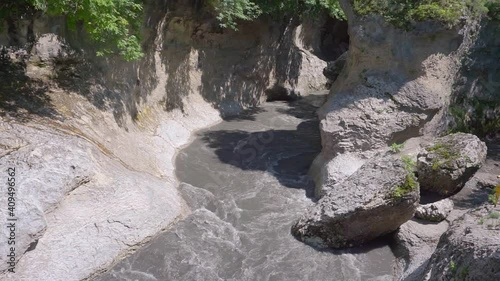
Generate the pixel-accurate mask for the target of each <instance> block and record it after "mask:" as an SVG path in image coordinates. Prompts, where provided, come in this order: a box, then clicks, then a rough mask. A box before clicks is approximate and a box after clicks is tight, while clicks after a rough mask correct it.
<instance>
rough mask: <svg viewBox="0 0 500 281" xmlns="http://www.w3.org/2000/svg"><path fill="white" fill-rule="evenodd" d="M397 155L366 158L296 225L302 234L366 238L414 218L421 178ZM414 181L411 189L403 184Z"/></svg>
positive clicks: (324, 240)
mask: <svg viewBox="0 0 500 281" xmlns="http://www.w3.org/2000/svg"><path fill="white" fill-rule="evenodd" d="M412 176H413V175H412V172H411V171H408V170H407V168H406V167H405V164H404V163H403V161H402V160H401V159H399V157H398V156H394V155H388V156H385V157H382V158H380V159H375V160H373V161H370V162H368V163H366V164H364V165H363V166H362V167H361V168H359V170H358V171H356V172H355V173H354V174H352V175H351V176H350V177H349V178H348V179H346V180H345V181H343V182H342V183H340V184H337V185H335V186H333V187H332V189H331V190H328V192H327V193H326V194H325V195H324V196H323V197H322V198H321V199H320V200H319V201H318V203H317V204H315V205H314V206H311V207H310V208H309V209H308V210H307V211H306V213H305V214H304V216H302V217H301V218H300V219H299V220H298V221H297V222H296V223H295V224H294V226H293V227H292V233H293V234H294V235H295V236H296V237H297V238H298V239H300V240H302V241H304V242H306V243H308V244H312V245H314V246H317V247H333V248H344V247H352V246H356V245H360V244H363V243H365V242H367V241H370V240H372V239H375V238H377V237H379V236H381V235H384V234H387V233H390V232H392V231H394V230H396V229H397V228H398V227H399V226H400V225H401V224H403V223H405V222H406V221H408V220H409V219H411V218H412V217H413V215H414V212H415V208H416V207H417V205H418V200H419V198H420V196H419V188H418V183H417V182H416V180H415V179H414V176H413V177H412ZM408 181H411V182H413V183H414V186H413V188H412V189H410V188H408V189H407V190H405V191H402V190H401V186H408V185H409V182H408Z"/></svg>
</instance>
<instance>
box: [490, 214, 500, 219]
mask: <svg viewBox="0 0 500 281" xmlns="http://www.w3.org/2000/svg"><path fill="white" fill-rule="evenodd" d="M488 218H489V219H500V213H497V212H491V213H490V214H489V215H488Z"/></svg>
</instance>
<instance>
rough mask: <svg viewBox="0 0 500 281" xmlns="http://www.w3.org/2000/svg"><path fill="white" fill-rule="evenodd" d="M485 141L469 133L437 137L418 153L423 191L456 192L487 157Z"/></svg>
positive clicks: (444, 193) (418, 166)
mask: <svg viewBox="0 0 500 281" xmlns="http://www.w3.org/2000/svg"><path fill="white" fill-rule="evenodd" d="M486 152H487V148H486V144H485V143H484V142H482V141H481V140H480V139H479V138H478V137H476V136H474V135H471V134H464V133H457V134H451V135H448V136H445V137H442V138H438V139H436V140H435V141H434V143H432V144H430V145H429V146H427V147H426V148H425V150H423V151H422V152H421V153H419V155H418V161H417V171H418V180H419V182H420V185H421V188H422V190H427V191H432V192H436V193H439V194H441V195H451V194H453V193H456V192H457V191H459V190H460V189H461V188H462V187H463V186H464V184H465V183H466V182H467V181H468V180H469V179H470V178H471V177H472V176H473V175H474V173H475V172H476V171H477V170H478V169H479V168H480V167H481V165H482V164H483V163H484V162H485V160H486Z"/></svg>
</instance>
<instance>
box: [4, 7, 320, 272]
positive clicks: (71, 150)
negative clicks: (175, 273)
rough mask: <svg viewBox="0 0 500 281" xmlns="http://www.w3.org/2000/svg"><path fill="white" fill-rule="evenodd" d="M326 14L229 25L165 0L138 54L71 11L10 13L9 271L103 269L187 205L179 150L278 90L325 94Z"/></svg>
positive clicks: (149, 12) (148, 23)
mask: <svg viewBox="0 0 500 281" xmlns="http://www.w3.org/2000/svg"><path fill="white" fill-rule="evenodd" d="M321 21H322V20H318V21H314V22H300V21H298V20H295V19H288V18H283V19H279V20H271V19H265V18H263V19H260V20H258V21H255V22H251V23H247V22H242V23H241V24H240V25H239V31H232V30H223V29H221V28H220V27H219V25H218V23H217V21H216V20H215V19H214V17H213V16H212V15H209V14H207V13H206V12H204V11H203V9H200V7H197V5H196V1H194V2H193V1H155V2H151V3H149V4H147V5H146V19H145V24H144V27H143V32H142V33H143V34H144V38H143V48H144V51H145V56H144V58H143V59H142V60H140V61H138V62H133V63H128V62H124V61H122V60H121V59H119V58H101V57H96V56H94V55H93V54H94V52H95V47H94V46H93V43H92V42H89V41H88V40H85V34H84V33H83V31H81V30H77V31H76V33H75V32H71V31H69V30H67V29H66V27H65V22H64V19H62V18H47V17H41V18H40V17H38V18H33V19H25V20H19V21H15V22H10V23H9V25H8V26H6V28H5V29H3V30H4V31H3V33H2V34H1V35H0V44H1V45H2V46H3V47H4V48H3V51H2V54H1V61H0V63H1V69H0V79H1V83H0V97H1V99H0V110H1V111H0V113H1V114H0V118H1V126H0V130H1V135H0V149H1V150H0V166H1V169H2V171H3V170H7V168H8V167H14V168H16V173H17V177H16V185H17V194H16V196H17V209H16V213H15V216H17V217H18V229H17V242H16V254H17V258H16V260H17V261H18V264H17V266H16V273H15V274H12V273H9V272H6V269H7V263H6V257H5V255H2V256H1V257H0V263H1V266H0V270H1V271H3V273H2V274H4V276H3V277H2V278H14V279H17V280H47V279H50V280H80V279H85V278H91V276H93V275H94V274H96V273H98V272H99V271H101V270H104V269H106V268H108V267H109V266H111V265H112V264H113V263H114V261H116V260H117V259H119V258H120V257H122V256H124V255H128V254H129V253H130V252H132V251H134V249H136V248H137V247H140V246H141V245H142V244H144V243H145V242H147V241H148V240H149V239H150V238H151V237H153V236H154V235H155V234H157V233H158V232H161V231H162V230H164V229H166V228H168V227H169V226H170V225H171V224H172V223H174V222H176V221H177V220H179V219H182V218H183V217H184V216H185V215H187V214H188V213H189V212H190V210H189V208H188V207H187V206H186V204H185V203H184V200H183V199H182V198H181V196H180V195H179V193H178V192H177V189H176V187H177V184H178V182H177V180H176V178H175V174H174V168H175V167H174V165H173V158H174V157H175V154H176V152H177V151H178V149H179V148H181V147H182V146H184V145H185V144H187V143H188V142H189V140H190V138H191V133H192V132H194V131H196V130H198V129H200V128H203V127H206V126H209V125H211V124H214V123H216V122H219V121H220V120H221V119H222V118H225V117H227V116H231V115H234V114H238V113H239V112H241V111H242V110H243V109H244V108H247V107H250V106H254V105H258V104H259V103H260V102H262V101H264V100H266V99H288V98H295V97H297V96H303V95H307V94H308V93H309V92H312V91H318V90H323V89H324V85H325V83H326V78H325V77H323V76H322V74H321V72H322V69H323V67H324V66H325V65H326V62H324V61H322V60H321V59H319V58H318V57H317V56H316V55H315V54H317V53H318V52H319V51H320V45H321V43H320V41H321V36H320V26H321V24H322V22H321ZM6 200H7V199H6V197H2V198H1V199H0V204H2V206H3V205H5V206H7V202H6ZM1 216H2V217H1V218H0V219H2V220H4V221H5V219H6V217H5V216H7V214H5V213H2V215H1ZM8 236H9V233H8V232H7V230H4V231H2V232H1V233H0V251H1V252H2V253H3V252H5V253H6V252H7V250H8V249H7V248H6V247H7V246H8V245H7V238H8Z"/></svg>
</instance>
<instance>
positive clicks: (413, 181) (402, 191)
mask: <svg viewBox="0 0 500 281" xmlns="http://www.w3.org/2000/svg"><path fill="white" fill-rule="evenodd" d="M401 160H402V161H403V163H404V168H405V171H406V172H407V173H406V175H405V180H404V182H403V184H402V185H398V186H396V188H395V190H394V192H393V194H392V195H393V197H394V198H397V199H399V198H402V197H403V196H405V195H406V194H408V193H410V192H411V191H413V190H415V188H417V187H418V181H417V177H415V167H416V163H415V161H414V160H413V159H411V157H409V156H408V155H403V156H402V157H401Z"/></svg>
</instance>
